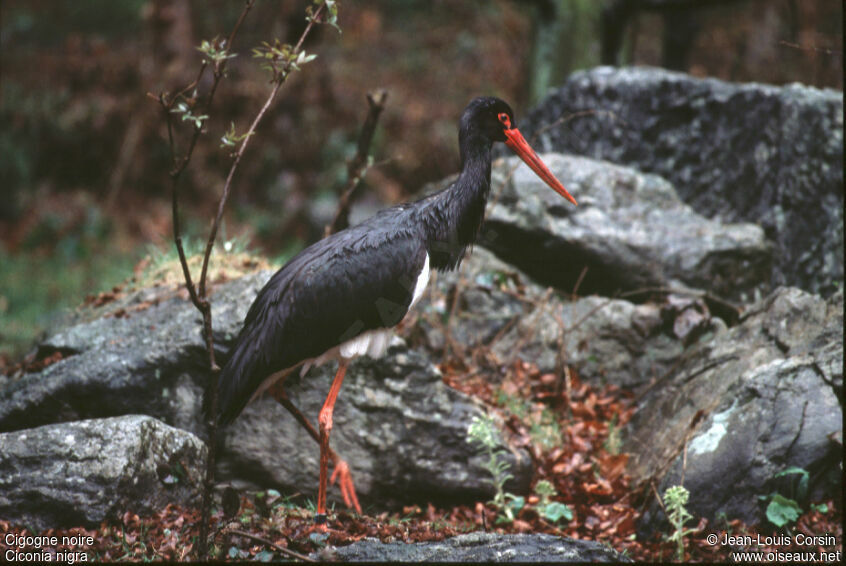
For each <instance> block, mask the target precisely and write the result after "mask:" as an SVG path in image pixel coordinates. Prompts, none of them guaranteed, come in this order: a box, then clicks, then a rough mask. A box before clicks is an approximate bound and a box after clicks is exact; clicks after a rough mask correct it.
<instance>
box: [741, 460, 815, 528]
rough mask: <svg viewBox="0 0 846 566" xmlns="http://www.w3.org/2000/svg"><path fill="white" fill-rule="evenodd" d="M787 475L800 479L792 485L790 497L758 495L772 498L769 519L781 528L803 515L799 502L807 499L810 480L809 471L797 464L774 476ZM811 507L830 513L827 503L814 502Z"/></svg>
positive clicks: (761, 497) (768, 511)
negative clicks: (817, 503)
mask: <svg viewBox="0 0 846 566" xmlns="http://www.w3.org/2000/svg"><path fill="white" fill-rule="evenodd" d="M785 476H799V481H798V482H797V483H796V484H794V486H792V487H791V490H790V494H789V495H790V496H789V497H787V496H784V495H782V494H780V493H771V494H769V495H759V496H758V497H759V499H763V500H767V499H769V500H770V502H769V504H768V505H767V520H768V521H769V522H770V523H772V524H773V525H775V526H776V527H778V528H779V529H781V528H783V527H785V526H789V525H791V524H793V523H794V522H796V520H797V519H798V518H799V517H800V516H801V515H802V511H803V510H802V507H801V506H800V505H799V503H798V502H799V501H805V500H806V499H807V498H808V483H809V481H810V474H809V473H808V471H807V470H805V469H803V468H799V467H797V466H791V467H789V468H787V469H786V470H782V471H780V472H778V473H777V474H775V475H774V476H773V478H781V477H785ZM809 509H811V510H814V511H819V512H820V513H828V505H826V504H825V503H823V504H820V505H814V504H813V503H812V504H811V505H810V506H809Z"/></svg>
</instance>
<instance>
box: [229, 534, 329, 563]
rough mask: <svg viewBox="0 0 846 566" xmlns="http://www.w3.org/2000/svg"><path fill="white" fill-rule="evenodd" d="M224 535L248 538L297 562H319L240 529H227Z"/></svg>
mask: <svg viewBox="0 0 846 566" xmlns="http://www.w3.org/2000/svg"><path fill="white" fill-rule="evenodd" d="M223 533H224V534H229V535H237V536H239V537H244V538H248V539H250V540H254V541H256V542H258V543H261V544H263V545H265V546H269V547H270V548H272V549H274V550H277V551H279V552H281V553H282V554H284V555H286V556H290V557H291V558H296V559H297V560H302V561H303V562H317V561H316V560H313V559H311V558H309V557H308V556H306V555H304V554H300V553H299V552H294V551H293V550H291V549H289V548H285V547H284V546H280V545H278V544H276V543H275V542H273V541H270V540H267V539H266V538H264V537H260V536H258V535H254V534H252V533H248V532H247V531H242V530H239V529H226V530H225V531H223Z"/></svg>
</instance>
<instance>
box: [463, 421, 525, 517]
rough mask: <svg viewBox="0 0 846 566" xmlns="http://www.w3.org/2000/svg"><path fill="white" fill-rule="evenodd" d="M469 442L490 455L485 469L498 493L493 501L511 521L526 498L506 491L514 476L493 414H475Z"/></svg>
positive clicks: (470, 427) (471, 423) (468, 435)
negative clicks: (507, 484)
mask: <svg viewBox="0 0 846 566" xmlns="http://www.w3.org/2000/svg"><path fill="white" fill-rule="evenodd" d="M467 442H468V443H470V444H478V445H480V446H481V447H482V449H484V451H485V453H486V454H487V456H488V460H487V462H486V463H485V469H487V470H488V472H490V474H491V476H492V479H489V480H488V481H489V482H491V484H492V485H493V486H494V489H495V490H496V494H495V495H494V498H493V500H492V501H491V503H493V504H494V506H495V507H496V508H497V509H499V510H500V512H502V513H503V515H504V520H505V521H507V522H511V521H513V520H514V514H515V513H516V512H519V511H520V509H521V508H522V507H523V503H524V500H523V498H522V497H517V496H515V495H514V494H512V493H507V492H506V491H505V482H507V481H508V480H510V479H511V478H513V477H514V476H512V475H511V474H510V473H509V472H508V462H506V461H505V450H504V449H503V448H502V444H501V443H500V441H499V434H498V432H497V428H496V424H495V423H494V419H493V417H492V416H490V415H488V414H485V415H482V416H475V417H473V420H472V421H471V422H470V426H469V427H468V428H467Z"/></svg>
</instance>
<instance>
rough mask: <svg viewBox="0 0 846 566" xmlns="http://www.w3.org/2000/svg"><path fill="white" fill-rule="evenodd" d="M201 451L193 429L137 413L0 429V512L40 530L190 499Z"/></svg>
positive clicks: (195, 492)
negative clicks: (185, 428) (177, 426)
mask: <svg viewBox="0 0 846 566" xmlns="http://www.w3.org/2000/svg"><path fill="white" fill-rule="evenodd" d="M205 458H206V447H205V444H203V442H202V441H200V439H198V438H197V437H196V436H194V435H193V434H191V433H189V432H186V431H184V430H179V429H176V428H172V427H169V426H167V425H165V424H164V423H162V422H160V421H157V420H156V419H153V418H150V417H146V416H141V415H128V416H124V417H116V418H111V419H95V420H87V421H79V422H74V423H63V424H55V425H46V426H41V427H37V428H33V429H28V430H22V431H18V432H7V433H5V434H0V517H3V519H5V520H7V521H11V522H12V523H14V524H18V525H26V526H27V527H31V528H35V529H39V530H40V529H47V528H55V527H72V526H73V527H76V526H81V525H85V526H93V525H98V524H99V523H100V522H102V521H103V520H105V519H116V518H119V517H120V516H121V515H122V514H123V513H124V512H125V511H132V512H135V513H149V512H153V511H157V510H160V509H162V508H163V507H164V506H165V505H167V504H168V503H170V502H174V503H180V504H185V505H187V504H192V505H196V504H198V500H197V499H196V498H197V496H198V495H199V492H200V486H201V484H202V477H203V475H202V474H203V470H204V468H205Z"/></svg>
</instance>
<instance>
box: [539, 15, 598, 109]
mask: <svg viewBox="0 0 846 566" xmlns="http://www.w3.org/2000/svg"><path fill="white" fill-rule="evenodd" d="M532 5H533V8H534V10H533V11H532V19H533V21H532V27H533V34H532V36H533V40H534V43H533V45H532V61H531V67H530V73H531V74H530V77H529V102H530V104H536V103H537V102H538V101H540V100H541V99H542V98H543V97H544V96H545V95H546V93H547V91H548V90H549V89H550V88H554V87H555V86H557V85H560V84H561V83H563V82H564V79H565V78H566V77H567V75H569V74H570V73H571V72H573V71H575V70H577V69H582V68H587V67H592V66H594V65H596V64H597V63H598V62H599V58H598V47H599V46H598V43H597V40H596V29H597V26H598V23H599V13H600V9H601V7H602V5H601V3H600V2H596V1H594V0H534V1H532Z"/></svg>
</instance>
